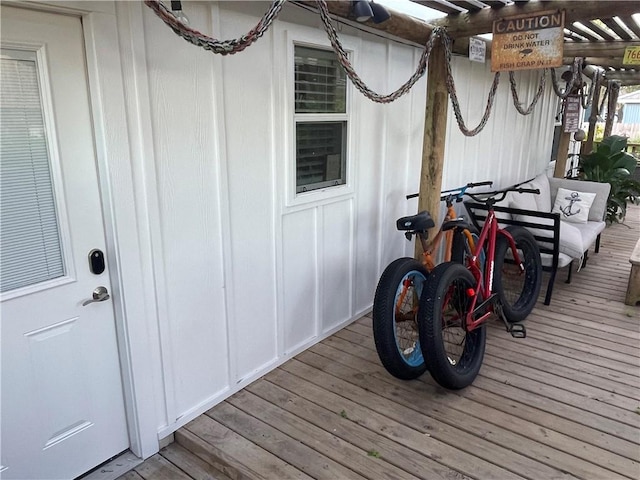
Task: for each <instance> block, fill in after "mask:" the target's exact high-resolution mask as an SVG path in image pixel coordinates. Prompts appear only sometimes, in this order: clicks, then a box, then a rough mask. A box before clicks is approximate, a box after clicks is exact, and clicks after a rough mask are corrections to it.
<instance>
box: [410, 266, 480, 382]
mask: <svg viewBox="0 0 640 480" xmlns="http://www.w3.org/2000/svg"><path fill="white" fill-rule="evenodd" d="M474 287H475V281H474V278H473V275H472V274H471V272H469V271H468V270H467V269H466V268H465V267H463V266H462V265H460V264H457V263H454V262H449V263H443V264H440V265H438V266H437V267H436V268H435V269H434V270H433V271H432V272H431V275H430V276H429V278H428V279H427V282H426V284H425V286H424V292H423V294H422V297H421V298H420V309H419V312H420V317H419V325H420V345H421V346H422V354H423V355H424V358H425V361H426V362H427V364H428V365H429V372H430V373H431V376H432V377H433V379H434V380H435V381H436V382H438V383H439V384H440V385H442V386H443V387H445V388H449V389H452V390H459V389H461V388H464V387H466V386H468V385H471V383H473V380H474V379H475V378H476V376H477V375H478V372H479V371H480V367H481V366H482V359H483V358H484V349H485V342H486V339H487V332H486V327H485V325H484V324H482V325H480V326H479V327H478V328H476V329H475V330H472V331H471V332H467V331H466V329H465V328H464V319H465V316H466V314H467V311H468V309H469V308H470V306H471V297H469V296H468V294H467V291H468V289H470V288H474ZM478 301H480V299H478Z"/></svg>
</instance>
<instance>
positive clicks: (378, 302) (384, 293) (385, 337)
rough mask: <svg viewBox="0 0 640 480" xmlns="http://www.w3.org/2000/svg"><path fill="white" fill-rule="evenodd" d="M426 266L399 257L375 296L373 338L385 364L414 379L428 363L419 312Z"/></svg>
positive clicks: (395, 373)
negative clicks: (422, 339)
mask: <svg viewBox="0 0 640 480" xmlns="http://www.w3.org/2000/svg"><path fill="white" fill-rule="evenodd" d="M428 277H429V273H428V272H427V270H426V269H425V268H424V267H423V266H422V264H420V262H418V261H417V260H415V259H413V258H408V257H406V258H399V259H397V260H395V261H393V262H392V263H390V264H389V266H388V267H387V268H386V269H385V270H384V272H383V273H382V276H381V277H380V281H379V282H378V287H377V288H376V294H375V298H374V300H373V338H374V340H375V344H376V350H377V352H378V356H379V357H380V361H381V362H382V365H383V366H384V368H386V369H387V371H388V372H389V373H390V374H391V375H393V376H394V377H396V378H399V379H402V380H412V379H414V378H417V377H419V376H420V375H422V374H423V373H424V372H425V371H426V369H427V367H426V365H425V362H424V357H423V355H422V349H421V348H420V337H419V332H418V325H417V322H418V318H417V312H418V309H419V301H420V294H421V293H422V289H423V285H424V282H425V280H426V279H427V278H428Z"/></svg>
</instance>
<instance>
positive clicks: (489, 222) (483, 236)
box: [465, 208, 524, 332]
mask: <svg viewBox="0 0 640 480" xmlns="http://www.w3.org/2000/svg"><path fill="white" fill-rule="evenodd" d="M498 235H503V236H504V237H506V238H507V240H508V242H509V247H510V248H511V252H512V254H513V260H514V262H515V263H516V264H517V265H519V266H520V270H521V271H522V272H524V265H523V264H522V260H521V259H520V255H518V250H517V248H516V244H515V242H514V240H513V237H512V236H511V234H510V233H509V232H508V231H506V230H503V229H501V228H499V226H498V219H497V218H496V214H495V212H494V211H493V208H490V209H489V211H488V213H487V219H486V220H485V223H484V225H483V227H482V232H480V238H479V239H478V243H477V245H476V250H475V252H474V253H473V255H472V257H471V258H470V259H469V260H468V264H467V268H468V270H469V271H470V272H471V273H472V274H473V277H474V278H475V281H476V286H475V289H474V290H473V291H467V292H466V293H467V295H469V296H470V297H472V299H471V308H470V309H469V310H468V313H467V316H466V318H465V329H466V330H467V331H468V332H470V331H472V330H474V329H475V328H477V327H478V326H480V325H481V324H482V323H483V322H485V321H486V320H487V318H488V317H489V316H490V315H491V314H492V313H494V309H493V307H494V297H495V294H494V293H493V276H494V265H495V254H496V240H497V239H498ZM485 244H487V251H486V252H487V256H486V260H485V269H484V272H483V271H482V270H481V269H480V266H479V262H478V255H477V252H480V251H482V249H483V247H484V246H485ZM469 290H471V289H469ZM480 297H481V298H483V299H484V300H483V302H482V303H481V304H480V305H478V304H477V303H478V298H480ZM485 306H486V307H488V310H487V312H486V313H484V314H483V315H481V316H480V317H479V318H477V319H474V316H475V313H476V311H478V310H480V309H481V308H484V307H485Z"/></svg>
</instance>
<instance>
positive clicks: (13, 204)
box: [0, 49, 65, 292]
mask: <svg viewBox="0 0 640 480" xmlns="http://www.w3.org/2000/svg"><path fill="white" fill-rule="evenodd" d="M0 62H1V63H0V65H1V68H0V77H1V79H0V80H1V82H0V104H1V105H2V107H1V108H0V126H1V127H0V173H1V175H0V179H1V180H0V223H1V224H2V229H1V233H0V264H1V265H2V269H1V271H0V292H7V291H9V290H14V289H17V288H20V287H25V286H28V285H33V284H36V283H39V282H44V281H47V280H51V279H54V278H58V277H61V276H63V275H64V274H65V268H64V259H63V256H62V247H61V242H60V235H59V231H58V218H57V214H56V205H55V198H54V191H53V183H52V179H51V172H50V166H49V153H48V149H47V138H46V129H45V124H44V117H43V113H42V100H41V97H40V87H39V84H38V72H37V64H36V58H35V54H31V53H30V52H15V51H11V50H5V49H3V50H2V57H1V59H0Z"/></svg>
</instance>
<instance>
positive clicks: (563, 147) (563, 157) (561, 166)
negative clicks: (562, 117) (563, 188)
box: [553, 121, 572, 178]
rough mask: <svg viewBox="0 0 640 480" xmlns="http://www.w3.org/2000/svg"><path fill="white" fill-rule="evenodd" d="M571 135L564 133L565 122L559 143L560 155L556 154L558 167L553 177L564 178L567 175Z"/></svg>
mask: <svg viewBox="0 0 640 480" xmlns="http://www.w3.org/2000/svg"><path fill="white" fill-rule="evenodd" d="M571 135H572V134H571V133H566V132H565V131H564V121H563V122H562V133H561V134H560V141H559V142H558V153H557V154H556V167H555V169H554V170H553V176H554V177H556V178H564V176H565V174H566V173H567V157H568V156H569V142H570V140H571Z"/></svg>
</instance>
